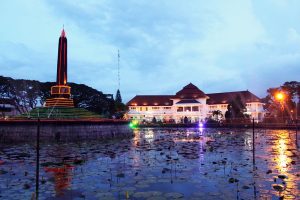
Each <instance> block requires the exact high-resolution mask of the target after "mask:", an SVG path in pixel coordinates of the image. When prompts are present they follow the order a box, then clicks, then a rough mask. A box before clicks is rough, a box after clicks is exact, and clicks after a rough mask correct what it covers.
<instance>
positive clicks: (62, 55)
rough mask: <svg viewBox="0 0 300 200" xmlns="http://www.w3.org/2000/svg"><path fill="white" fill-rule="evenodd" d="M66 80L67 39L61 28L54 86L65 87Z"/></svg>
mask: <svg viewBox="0 0 300 200" xmlns="http://www.w3.org/2000/svg"><path fill="white" fill-rule="evenodd" d="M67 79H68V76H67V38H66V33H65V30H64V28H63V29H62V31H61V35H60V37H59V42H58V57H57V75H56V84H57V85H66V84H67V81H68V80H67Z"/></svg>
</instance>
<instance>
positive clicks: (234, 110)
mask: <svg viewBox="0 0 300 200" xmlns="http://www.w3.org/2000/svg"><path fill="white" fill-rule="evenodd" d="M245 111H246V105H245V103H244V102H243V101H242V99H241V96H240V95H237V96H236V97H235V99H233V100H231V101H230V102H229V103H228V105H227V111H226V112H225V118H226V119H227V120H228V119H233V118H245V117H246V116H245V114H244V112H245Z"/></svg>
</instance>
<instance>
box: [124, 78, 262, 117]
mask: <svg viewBox="0 0 300 200" xmlns="http://www.w3.org/2000/svg"><path fill="white" fill-rule="evenodd" d="M237 96H240V97H241V101H242V102H243V103H244V104H245V105H246V109H247V110H246V111H245V114H248V115H249V116H250V117H251V118H254V119H255V120H256V121H261V120H262V119H263V117H264V113H265V112H264V109H263V103H262V101H261V99H260V98H258V97H257V96H255V95H254V94H253V93H251V92H249V91H238V92H223V93H212V94H205V93H204V92H203V91H201V90H200V89H199V88H198V87H196V86H195V85H193V84H192V83H190V84H188V85H186V86H185V87H184V88H183V89H182V90H180V91H178V92H177V93H176V94H175V95H137V96H135V97H134V98H133V99H131V100H130V101H129V102H128V103H127V106H128V108H129V111H128V113H127V117H128V118H129V119H137V120H139V121H144V120H145V121H149V122H150V121H152V120H153V118H155V120H157V121H166V122H168V121H169V122H176V123H180V122H183V120H184V118H187V119H188V120H189V121H190V122H198V121H204V120H206V119H207V118H208V117H210V116H211V115H212V113H213V111H217V110H219V111H221V112H222V114H223V116H225V112H226V111H227V106H228V103H229V102H230V101H232V100H235V99H236V98H237Z"/></svg>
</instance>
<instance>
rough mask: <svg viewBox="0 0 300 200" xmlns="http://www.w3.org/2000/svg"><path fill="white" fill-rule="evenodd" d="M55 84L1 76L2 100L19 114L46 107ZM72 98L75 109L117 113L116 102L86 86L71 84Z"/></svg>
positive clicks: (0, 92)
mask: <svg viewBox="0 0 300 200" xmlns="http://www.w3.org/2000/svg"><path fill="white" fill-rule="evenodd" d="M53 85H55V82H39V81H35V80H25V79H16V80H15V79H12V78H9V77H3V76H0V98H9V99H11V100H12V102H13V104H14V106H15V107H16V109H17V111H18V112H19V113H21V114H22V113H26V112H29V110H31V109H33V108H35V107H38V106H42V105H44V103H45V101H46V99H47V98H50V97H51V94H50V89H51V86H53ZM69 86H71V95H72V96H71V97H72V98H73V100H74V104H75V107H79V108H85V109H87V110H89V111H93V112H96V113H98V114H101V115H104V116H107V117H109V116H111V115H112V114H114V113H115V111H116V108H115V102H114V100H113V99H111V98H107V97H106V95H105V94H103V93H102V92H101V91H98V90H96V89H94V88H91V87H89V86H86V85H84V84H76V83H69Z"/></svg>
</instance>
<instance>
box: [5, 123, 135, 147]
mask: <svg viewBox="0 0 300 200" xmlns="http://www.w3.org/2000/svg"><path fill="white" fill-rule="evenodd" d="M36 135H37V124H28V125H25V124H21V125H18V124H14V125H13V124H9V125H3V124H1V125H0V142H21V141H30V140H32V141H35V140H36ZM132 136H133V131H132V130H131V129H130V128H129V126H128V124H126V123H125V124H124V123H121V124H118V123H116V124H112V123H111V124H57V125H55V124H40V140H41V142H44V141H80V140H107V139H113V138H130V137H132Z"/></svg>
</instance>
